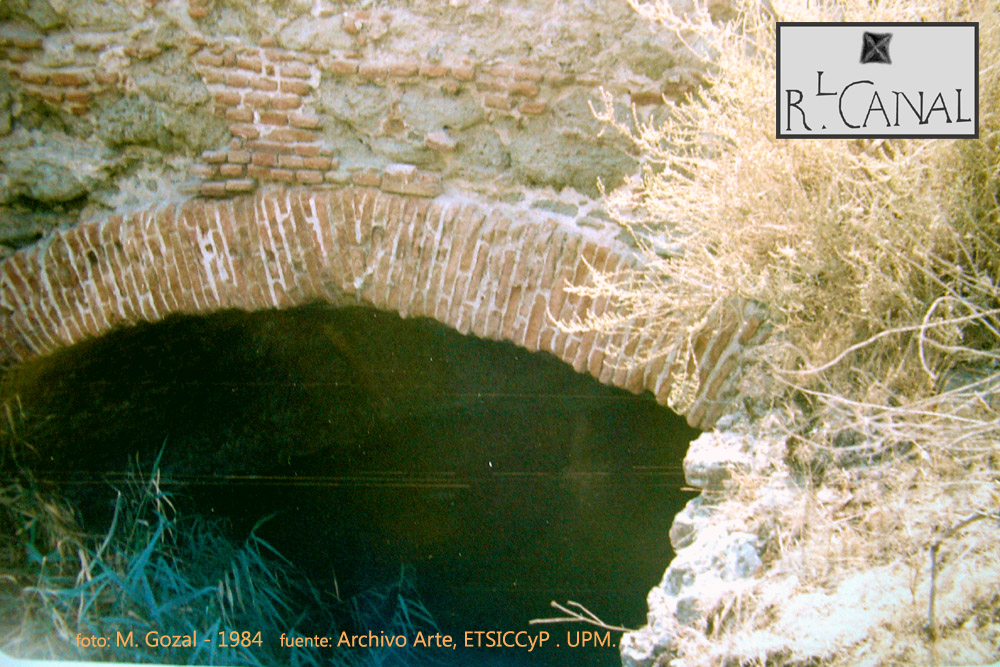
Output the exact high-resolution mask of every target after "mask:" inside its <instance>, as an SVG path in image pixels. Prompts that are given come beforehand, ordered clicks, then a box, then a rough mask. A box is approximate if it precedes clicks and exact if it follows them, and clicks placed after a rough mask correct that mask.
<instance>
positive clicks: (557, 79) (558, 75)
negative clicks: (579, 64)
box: [545, 72, 576, 86]
mask: <svg viewBox="0 0 1000 667" xmlns="http://www.w3.org/2000/svg"><path fill="white" fill-rule="evenodd" d="M575 80H576V77H575V76H574V75H572V74H564V73H562V72H549V73H548V74H546V75H545V82H546V83H550V84H552V85H553V86H565V85H567V84H570V83H573V81H575Z"/></svg>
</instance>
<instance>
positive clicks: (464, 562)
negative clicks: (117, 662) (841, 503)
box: [8, 307, 696, 665]
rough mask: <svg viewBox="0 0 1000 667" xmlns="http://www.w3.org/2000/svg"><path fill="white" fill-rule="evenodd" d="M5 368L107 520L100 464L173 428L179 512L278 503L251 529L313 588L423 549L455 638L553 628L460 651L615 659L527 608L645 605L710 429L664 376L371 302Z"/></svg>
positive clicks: (36, 427)
mask: <svg viewBox="0 0 1000 667" xmlns="http://www.w3.org/2000/svg"><path fill="white" fill-rule="evenodd" d="M10 382H12V385H13V388H14V389H16V390H17V392H18V393H19V395H20V397H21V404H22V406H23V409H24V411H25V414H26V421H25V423H24V432H25V434H26V436H27V437H28V438H30V439H31V441H32V442H34V443H35V444H36V446H37V448H38V449H39V451H40V453H41V455H40V456H39V458H38V459H36V460H35V461H34V462H33V464H32V465H33V466H34V467H35V468H36V469H37V471H38V474H39V475H40V476H43V477H47V478H50V479H56V480H62V482H63V484H64V490H65V492H66V493H67V494H69V495H70V496H71V497H72V498H73V499H74V501H75V502H76V504H77V506H78V507H79V508H80V510H81V512H82V514H83V515H84V517H85V519H86V521H87V522H88V527H91V528H93V530H95V531H98V532H99V531H100V529H101V525H102V522H106V521H108V518H109V516H110V503H109V500H108V499H109V497H110V496H109V494H108V493H107V491H108V486H107V483H106V482H105V481H104V480H105V479H106V478H107V477H108V476H109V475H111V476H112V477H113V476H114V475H115V474H116V473H118V472H121V471H124V470H125V469H126V468H127V466H128V461H129V458H130V457H133V458H134V456H135V455H136V454H138V455H139V457H140V460H142V461H146V462H152V460H153V459H154V458H155V456H156V454H157V452H158V451H159V450H160V449H161V447H164V443H165V448H164V454H163V471H164V476H165V478H166V479H167V480H170V481H171V482H172V483H173V486H172V488H173V489H175V490H176V492H177V493H178V494H179V495H180V496H183V498H185V500H184V508H185V510H186V511H191V512H198V513H202V514H212V515H215V516H225V517H228V518H229V519H230V520H231V521H232V524H233V531H234V534H235V535H237V536H239V535H240V534H243V535H245V534H246V532H247V531H249V530H250V528H251V527H252V526H253V525H254V524H255V523H256V522H257V520H258V519H259V518H260V517H262V516H264V515H269V514H275V517H274V518H273V519H272V520H271V521H269V522H268V523H266V524H265V525H264V526H263V528H261V530H260V534H261V535H262V536H263V537H264V538H265V539H267V540H268V541H269V542H270V543H272V544H273V545H275V546H276V547H277V548H278V549H279V550H280V551H281V552H282V553H284V554H285V555H286V556H288V558H289V559H290V560H292V561H293V562H294V563H296V564H297V565H298V566H299V567H301V568H302V569H303V570H305V571H306V572H307V573H308V574H309V575H310V576H311V578H312V579H313V580H314V581H315V582H316V583H317V585H318V586H322V587H324V588H327V589H336V590H337V591H339V593H340V595H341V596H342V597H348V596H351V595H353V594H355V593H358V592H360V591H364V590H366V589H367V588H369V587H372V586H378V585H380V584H384V582H386V581H391V580H392V579H393V578H394V577H396V576H398V575H399V572H400V568H401V567H402V566H403V565H407V566H412V568H413V572H414V573H415V574H414V576H415V582H416V585H417V588H418V589H419V591H420V594H421V596H422V598H423V600H424V602H425V604H426V605H427V607H428V608H429V609H430V610H431V611H432V612H433V614H434V616H435V618H436V619H437V623H438V625H439V626H440V628H441V630H442V632H447V633H450V634H452V635H453V636H454V637H455V638H456V640H457V641H459V642H462V641H463V639H464V637H465V633H466V632H475V631H520V630H527V631H528V632H529V633H530V634H531V635H537V633H538V632H539V631H540V630H542V629H544V630H548V631H549V632H550V634H551V637H552V639H550V644H555V643H561V644H562V646H560V647H558V648H556V647H554V646H553V647H551V648H549V649H547V650H544V651H537V650H536V651H533V652H531V653H528V652H527V651H526V650H524V649H523V648H497V647H484V648H482V649H481V650H480V651H478V652H474V651H472V650H471V649H466V648H460V649H458V650H456V651H454V657H455V661H454V662H452V663H451V664H483V665H485V664H498V665H499V664H541V665H614V664H618V653H617V649H616V648H609V647H591V648H582V647H578V648H570V647H569V646H567V645H566V643H567V641H572V640H573V639H574V637H573V636H572V635H574V634H575V633H576V631H577V630H580V631H582V630H586V629H592V628H587V627H586V626H581V625H550V626H541V627H539V626H529V625H528V621H529V620H530V619H532V618H542V617H551V616H553V615H557V614H556V612H555V611H554V610H552V609H550V607H549V601H550V600H557V601H561V602H565V601H567V600H576V601H578V602H581V603H583V604H585V605H586V606H587V607H588V608H589V609H590V610H592V611H593V612H594V613H596V614H597V615H598V616H600V617H601V618H603V619H604V620H605V621H607V622H609V623H613V624H615V625H626V626H632V627H636V626H638V625H641V624H643V622H644V620H645V610H646V606H645V596H646V592H647V591H648V590H649V589H650V588H651V587H652V586H653V585H655V584H656V583H657V581H658V580H659V578H660V576H661V575H662V572H663V570H664V569H665V567H666V564H667V562H668V561H669V559H670V558H671V557H672V553H671V551H670V548H669V542H668V539H667V531H668V529H669V526H670V522H671V520H672V517H673V515H674V514H676V513H677V512H678V511H679V510H680V509H681V507H682V506H683V504H684V502H686V501H687V500H688V499H689V496H688V495H686V494H684V493H682V492H681V491H680V488H681V485H682V484H683V476H682V472H681V467H680V464H681V460H682V458H683V455H684V451H685V449H686V447H687V444H688V442H689V441H690V440H691V439H692V438H693V437H694V436H695V435H696V433H694V432H693V431H691V430H690V429H688V428H687V427H686V426H685V425H684V423H683V421H682V420H681V419H680V418H678V417H676V416H675V415H673V414H672V413H670V412H669V411H668V410H666V409H664V408H662V407H660V406H658V405H656V404H655V402H654V401H653V400H652V398H651V397H650V396H648V395H646V396H633V395H631V394H628V393H627V392H623V391H620V390H616V389H613V388H608V387H604V386H602V385H600V384H599V383H597V382H596V381H594V380H592V379H591V378H589V377H586V376H582V375H578V374H577V373H575V372H574V371H573V370H572V368H570V367H568V366H566V365H565V364H563V363H561V362H559V361H558V360H556V359H555V358H553V357H551V356H549V355H544V354H532V353H529V352H527V351H525V350H521V349H519V348H516V347H514V346H512V345H508V344H502V343H496V342H492V341H484V340H479V339H476V338H473V337H467V336H461V335H460V334H458V333H457V332H454V331H451V330H449V329H447V328H445V327H443V326H440V325H438V324H436V323H434V322H430V321H423V320H402V319H400V318H399V317H397V316H395V315H392V314H388V313H380V312H376V311H372V310H366V309H342V310H331V309H325V308H319V307H316V308H304V309H297V310H291V311H282V312H262V313H253V314H247V313H242V312H235V311H234V312H225V313H219V314H216V315H213V316H211V317H207V318H193V317H174V318H170V319H168V320H167V321H164V322H161V323H159V324H156V325H144V326H140V327H134V328H131V329H128V330H122V331H118V332H115V333H113V334H111V335H108V336H105V337H103V338H101V339H99V340H96V341H91V342H88V343H86V344H82V345H78V346H76V347H74V348H72V349H69V350H65V351H63V352H61V353H59V354H57V355H53V356H51V357H49V358H47V359H45V360H42V361H41V362H38V363H33V364H31V365H29V366H27V367H25V368H23V369H22V370H21V371H20V372H19V373H18V375H17V376H16V377H14V378H12V379H10ZM10 389H11V387H8V390H10ZM567 631H569V632H570V633H571V636H570V637H567V636H566V633H567ZM473 637H475V636H474V635H473ZM490 637H492V638H493V639H495V638H497V637H498V636H497V635H492V636H485V635H480V642H481V643H484V644H485V643H488V642H490V641H491V639H490ZM508 637H509V638H510V639H514V638H513V636H508ZM618 638H619V636H618V634H617V633H611V641H612V643H616V642H617V641H618ZM521 639H522V640H524V639H526V636H524V635H522V636H521Z"/></svg>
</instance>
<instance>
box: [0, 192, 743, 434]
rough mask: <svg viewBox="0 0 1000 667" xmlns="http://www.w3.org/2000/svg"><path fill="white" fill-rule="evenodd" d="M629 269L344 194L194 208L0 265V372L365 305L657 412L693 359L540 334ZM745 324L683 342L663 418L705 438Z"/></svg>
mask: <svg viewBox="0 0 1000 667" xmlns="http://www.w3.org/2000/svg"><path fill="white" fill-rule="evenodd" d="M634 262H635V259H634V258H633V257H632V255H631V253H630V251H629V250H628V249H627V248H626V247H624V246H620V245H618V244H616V243H614V242H609V241H606V240H602V239H600V238H598V237H596V236H595V237H593V238H590V237H588V236H586V235H585V232H584V231H583V230H580V229H579V228H576V227H573V226H568V225H565V224H562V223H560V222H558V221H557V220H556V219H531V220H526V219H519V217H518V216H516V215H514V213H513V212H512V211H511V210H504V209H502V208H496V207H487V206H484V205H482V204H477V203H473V202H469V201H463V200H460V199H454V198H448V197H438V198H436V199H433V200H432V199H425V198H419V197H411V196H402V195H392V194H386V193H383V192H380V191H376V190H369V189H355V188H347V189H343V190H340V191H329V190H327V191H309V190H301V189H293V190H272V191H263V192H259V193H257V194H255V195H248V196H242V197H237V198H234V199H230V200H208V201H206V200H200V199H193V200H189V201H186V202H183V203H180V204H169V205H164V206H153V207H151V208H148V209H145V210H141V211H137V212H134V213H131V214H129V215H127V216H121V215H113V216H111V217H109V218H106V219H103V220H98V221H92V222H87V223H82V224H80V225H78V226H76V227H73V228H71V229H68V230H64V231H61V232H58V233H56V234H54V235H52V236H50V237H48V238H46V239H45V240H43V241H41V242H39V243H38V244H36V245H34V246H32V247H30V248H27V249H24V250H21V251H19V252H17V253H15V254H14V255H13V256H11V257H10V258H8V259H6V260H5V261H4V262H3V263H2V264H0V365H2V366H4V367H11V366H13V365H16V364H18V363H20V362H23V361H25V360H27V359H30V358H32V357H34V356H37V355H42V354H46V353H48V352H52V351H54V350H56V349H58V348H60V347H63V346H67V345H72V344H73V343H76V342H78V341H80V340H83V339H85V338H87V337H93V336H99V335H101V334H103V333H105V332H107V331H108V330H110V329H111V328H113V327H115V326H120V325H127V324H131V323H135V322H138V321H143V320H145V321H157V320H159V319H161V318H163V317H165V316H166V315H168V314H172V313H207V312H211V311H214V310H219V309H224V308H242V309H246V310H258V309H265V308H286V307H291V306H296V305H301V304H305V303H309V302H315V301H323V302H328V303H332V304H337V305H346V304H357V303H364V304H368V305H371V306H373V307H375V308H379V309H383V310H392V311H396V312H398V313H400V314H401V315H402V316H404V317H407V316H411V317H420V316H423V317H430V318H433V319H436V320H438V321H440V322H442V323H444V324H446V325H448V326H451V327H453V328H455V329H457V330H458V331H460V332H461V333H463V334H470V333H471V334H474V335H476V336H480V337H484V338H492V339H498V340H508V341H511V342H513V343H514V344H516V345H519V346H522V347H525V348H527V349H530V350H544V351H547V352H550V353H552V354H554V355H555V356H557V357H559V358H560V359H562V360H563V361H565V362H566V363H568V364H570V365H572V366H573V367H574V368H575V369H576V370H577V371H578V372H588V373H589V374H590V375H592V376H593V377H595V378H597V379H598V380H600V381H601V382H603V383H606V384H612V385H615V386H618V387H622V388H625V389H628V390H630V391H633V392H638V391H642V390H643V389H648V390H650V391H651V392H653V393H654V394H655V396H656V398H657V400H658V401H659V402H660V403H661V404H666V403H667V402H668V398H669V397H670V394H671V377H672V375H673V374H672V372H671V371H672V369H674V368H676V367H677V366H678V365H679V364H680V363H688V364H690V363H692V361H693V360H692V359H688V360H675V359H671V358H669V357H660V358H659V359H657V360H655V361H653V362H650V363H646V364H640V365H635V364H632V365H629V364H626V363H624V362H626V361H627V360H628V358H629V355H636V354H637V351H638V350H639V349H642V350H643V351H645V350H648V349H656V347H657V346H661V345H665V344H666V343H668V342H669V341H670V333H671V332H644V334H643V336H641V337H639V338H637V339H634V340H632V341H631V343H629V344H627V345H622V344H621V343H622V342H623V341H617V340H611V339H609V338H607V337H603V336H597V335H594V334H593V333H587V334H582V335H577V334H567V333H564V332H562V331H560V330H559V328H558V327H557V326H556V325H555V323H554V321H553V317H555V318H559V319H562V320H569V319H570V318H571V317H572V316H573V315H574V314H577V315H583V314H584V313H585V312H587V311H588V310H589V309H592V308H598V309H600V308H604V307H606V304H604V303H601V302H600V300H599V302H598V303H594V302H593V301H592V300H591V299H590V298H587V297H581V296H579V295H577V294H571V293H569V292H567V291H566V287H567V286H568V285H583V284H586V281H587V280H588V273H589V270H590V269H589V267H595V268H597V269H605V270H615V269H620V268H627V267H629V266H632V265H633V263H634ZM759 323H760V318H759V317H756V316H754V315H753V314H752V313H749V312H748V313H743V312H735V311H734V312H733V313H729V314H728V315H725V314H724V316H723V317H721V318H720V319H718V321H717V322H716V323H715V326H714V327H709V328H705V329H704V331H703V332H702V334H701V335H700V336H699V337H698V338H697V340H696V344H695V346H694V349H695V353H696V354H697V355H698V357H699V359H698V361H699V367H698V368H699V374H698V381H699V386H698V387H697V390H696V391H695V392H694V393H693V394H692V397H691V399H690V400H687V401H685V405H681V406H676V405H675V406H673V407H675V409H678V408H679V409H680V410H681V411H683V412H684V413H685V414H686V415H687V417H688V421H689V422H690V423H691V424H692V425H695V426H701V427H708V426H710V425H711V424H712V423H714V420H715V419H716V418H717V417H718V416H719V414H720V412H721V406H722V405H723V402H722V401H721V399H719V398H717V397H720V396H722V395H723V393H724V390H725V389H726V387H727V386H728V385H729V384H730V382H729V381H730V379H731V376H732V375H733V374H734V371H735V369H736V367H737V365H738V358H739V353H740V352H741V351H742V349H743V346H744V345H746V344H747V343H748V342H749V341H750V340H751V338H752V337H753V336H754V335H755V332H756V331H757V329H758V325H759ZM609 350H617V352H614V353H610V352H609Z"/></svg>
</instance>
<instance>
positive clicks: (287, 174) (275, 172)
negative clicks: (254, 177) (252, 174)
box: [271, 169, 295, 183]
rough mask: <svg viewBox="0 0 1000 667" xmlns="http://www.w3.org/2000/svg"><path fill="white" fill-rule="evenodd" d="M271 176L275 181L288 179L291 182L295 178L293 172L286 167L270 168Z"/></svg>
mask: <svg viewBox="0 0 1000 667" xmlns="http://www.w3.org/2000/svg"><path fill="white" fill-rule="evenodd" d="M271 178H272V179H274V180H276V181H288V182H289V183H291V182H292V181H294V180H295V172H294V171H289V170H288V169H272V170H271Z"/></svg>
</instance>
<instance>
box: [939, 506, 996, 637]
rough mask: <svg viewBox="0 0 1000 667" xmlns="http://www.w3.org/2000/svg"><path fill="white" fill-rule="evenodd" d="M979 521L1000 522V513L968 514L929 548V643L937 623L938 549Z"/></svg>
mask: <svg viewBox="0 0 1000 667" xmlns="http://www.w3.org/2000/svg"><path fill="white" fill-rule="evenodd" d="M980 519H998V520H1000V512H998V513H997V514H987V513H985V512H974V513H972V514H970V515H969V516H967V517H965V518H964V519H962V520H961V521H959V522H958V523H956V524H955V525H954V526H952V527H951V528H950V529H949V530H948V532H946V533H945V534H944V535H942V536H941V537H940V538H938V539H937V540H936V541H935V542H934V544H932V545H931V547H930V556H931V593H930V599H929V600H928V601H927V628H928V632H929V633H930V636H931V641H936V640H937V623H936V621H935V620H934V598H935V595H936V593H937V588H936V586H937V553H938V549H940V548H941V543H942V542H944V541H945V540H947V539H948V538H949V537H952V536H954V535H955V533H957V532H958V531H960V530H961V529H963V528H965V527H966V526H968V525H969V524H972V523H975V522H976V521H979V520H980Z"/></svg>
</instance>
